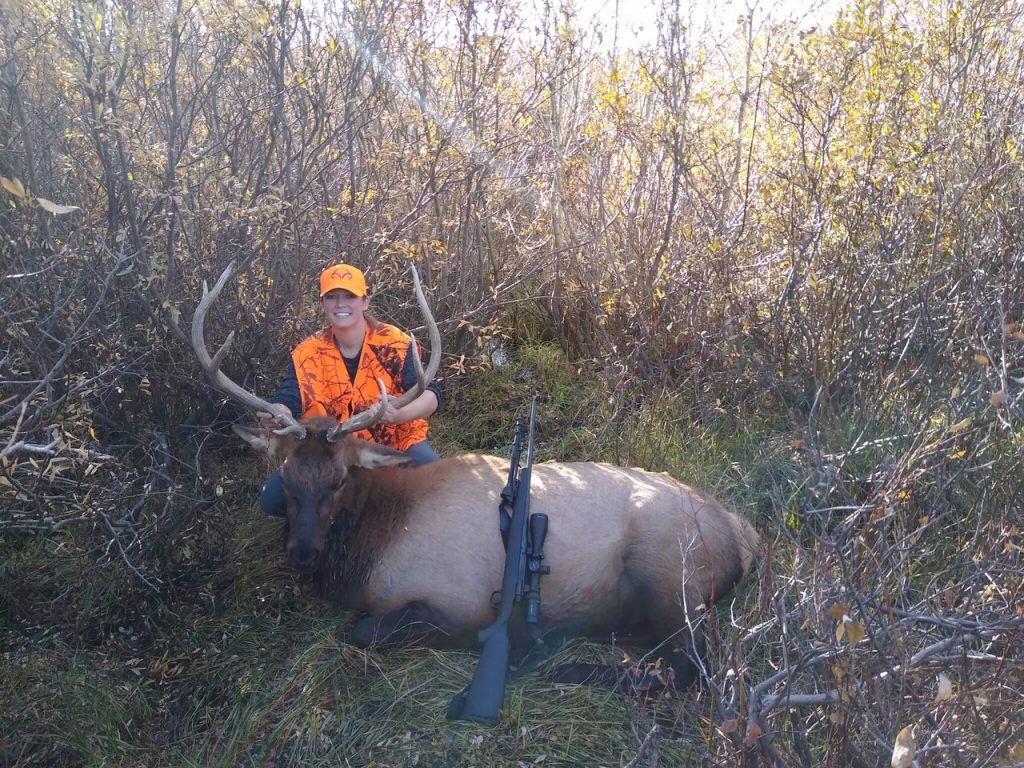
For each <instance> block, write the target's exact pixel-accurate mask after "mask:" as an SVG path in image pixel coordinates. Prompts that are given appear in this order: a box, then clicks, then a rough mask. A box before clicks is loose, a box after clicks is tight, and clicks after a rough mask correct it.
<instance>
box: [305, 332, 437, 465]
mask: <svg viewBox="0 0 1024 768" xmlns="http://www.w3.org/2000/svg"><path fill="white" fill-rule="evenodd" d="M411 341H412V339H411V337H409V336H407V335H406V334H404V333H402V331H400V330H399V329H398V328H396V327H395V326H393V325H386V324H384V323H379V324H378V326H377V329H376V330H374V329H373V328H372V327H371V326H370V324H369V323H367V324H366V336H365V338H364V339H363V349H362V352H361V353H360V355H359V369H358V370H357V371H356V380H355V381H352V380H351V379H350V378H349V375H348V368H346V367H345V360H344V359H343V358H342V356H341V350H339V349H338V345H337V344H335V343H334V334H333V332H332V331H331V329H330V328H329V327H328V328H326V329H325V330H324V331H323V332H322V333H318V334H317V335H316V336H310V337H309V338H308V339H306V340H305V341H303V342H302V343H300V344H299V345H298V346H297V347H296V348H295V349H294V350H293V351H292V362H293V363H294V364H295V376H296V378H298V380H299V392H300V393H301V395H302V417H303V418H305V417H307V416H315V415H323V414H329V415H331V416H334V417H335V418H336V419H338V420H339V421H344V420H345V419H347V418H349V417H350V416H353V415H354V414H356V413H359V412H361V411H365V410H366V409H367V408H369V407H370V406H372V405H374V404H375V403H377V402H379V401H380V387H379V386H378V384H377V379H378V378H380V379H381V380H382V381H383V382H384V386H385V387H386V388H387V390H388V394H390V395H400V394H402V393H403V392H404V391H405V388H404V387H403V386H402V368H403V366H404V365H405V357H406V355H407V354H408V353H409V344H410V342H411ZM427 431H428V430H427V422H426V419H413V420H412V421H407V422H405V423H404V424H384V423H378V424H374V425H372V426H371V427H370V428H369V429H364V430H361V431H359V432H354V433H353V434H354V435H355V436H356V437H361V438H363V439H364V440H370V441H372V442H374V443H379V444H380V445H386V446H389V447H391V448H395V449H397V450H399V451H405V450H408V449H409V446H412V445H415V444H416V443H421V442H423V441H424V440H426V439H427Z"/></svg>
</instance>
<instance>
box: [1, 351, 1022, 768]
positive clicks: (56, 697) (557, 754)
mask: <svg viewBox="0 0 1024 768" xmlns="http://www.w3.org/2000/svg"><path fill="white" fill-rule="evenodd" d="M534 392H538V393H543V398H542V399H541V402H540V406H541V432H540V434H539V435H538V452H539V454H540V457H541V458H542V459H548V458H561V459H597V460H608V461H612V462H616V463H621V464H631V465H638V466H644V467H647V468H649V469H652V470H657V471H667V472H669V473H671V474H672V475H674V476H676V477H677V478H679V479H681V480H683V481H685V482H687V483H689V484H691V485H693V486H695V487H698V488H702V489H705V490H710V491H711V492H712V493H714V494H715V495H716V496H718V497H719V498H720V499H722V500H723V501H725V502H726V503H728V504H730V505H731V506H733V507H734V508H736V509H737V510H739V511H740V513H741V514H744V515H746V516H748V517H749V518H751V519H757V520H758V521H759V523H758V524H759V527H760V528H761V530H762V532H763V533H764V534H765V539H766V542H771V543H772V545H773V557H774V561H773V565H774V568H775V578H776V579H778V582H779V583H781V582H782V580H783V579H789V578H790V574H791V573H792V578H793V581H792V585H793V586H792V594H791V595H790V596H789V597H787V596H786V595H785V593H784V592H783V593H781V594H782V597H781V598H780V602H785V601H786V600H789V601H790V604H792V605H795V604H796V600H797V598H798V597H801V596H802V595H804V594H805V591H804V590H805V588H806V589H811V588H813V589H814V590H817V589H818V588H819V585H818V584H817V581H816V580H817V579H819V578H821V577H823V576H825V575H827V573H828V571H827V570H826V569H823V568H822V567H821V564H822V563H827V562H828V561H827V560H822V561H818V560H816V559H815V558H814V556H813V553H812V552H811V551H810V548H809V547H808V548H806V549H805V548H804V546H803V544H801V543H800V541H798V540H797V541H793V540H787V539H784V538H782V537H781V536H779V535H778V534H776V531H779V530H781V528H782V526H783V525H784V524H785V523H786V522H787V521H786V520H785V519H783V518H785V517H786V515H787V514H792V515H793V516H794V520H796V521H797V522H799V514H800V512H801V509H802V505H805V504H807V503H809V498H810V497H809V494H810V491H809V490H808V482H807V478H808V477H809V475H808V473H807V471H806V469H805V468H803V467H801V464H800V451H799V446H798V442H797V438H796V435H798V434H799V432H792V433H790V432H787V431H786V430H784V429H781V428H780V427H779V425H778V424H774V423H772V421H771V419H772V418H773V416H772V415H771V414H767V415H766V416H765V418H764V420H763V421H758V420H757V419H755V418H752V417H751V416H750V415H749V414H741V415H735V414H729V413H725V412H723V411H722V410H721V409H710V410H699V409H697V408H694V407H693V406H692V405H691V404H690V403H689V402H688V401H687V400H686V398H685V397H684V396H683V395H681V394H679V393H674V392H664V393H662V394H661V396H659V397H653V398H649V399H647V400H644V401H639V402H637V403H633V404H630V405H628V406H626V405H623V402H622V400H621V399H617V397H618V393H617V392H616V391H615V390H614V388H612V387H611V386H610V385H607V384H606V383H604V382H601V381H599V380H596V379H592V380H590V381H589V382H588V383H585V384H581V382H580V373H579V372H578V371H576V370H574V369H573V368H572V367H571V366H568V365H566V364H565V363H564V361H563V360H562V359H561V358H560V356H559V354H558V352H557V350H555V349H554V348H552V347H549V346H543V345H535V346H533V347H529V348H526V349H523V350H517V351H516V353H515V354H514V355H513V357H512V360H511V363H510V365H509V366H508V367H506V368H503V369H494V370H491V371H488V372H485V373H483V374H481V375H480V376H477V377H473V378H472V379H470V380H467V381H466V382H465V383H463V385H462V389H461V390H460V391H459V392H458V393H457V394H456V395H455V397H453V398H452V400H451V403H450V406H449V408H448V411H447V413H446V414H443V415H442V416H440V417H438V418H437V419H435V421H434V438H433V439H434V440H435V443H436V444H438V445H439V446H440V447H441V450H442V452H443V453H452V452H455V451H457V450H464V449H467V448H474V449H483V450H490V451H493V452H496V453H503V452H504V453H507V450H508V447H509V446H508V443H509V442H510V440H511V433H512V424H513V421H514V417H515V416H517V415H524V414H525V413H526V410H527V407H528V403H529V397H530V396H531V395H532V393H534ZM741 425H742V426H741ZM848 431H849V430H847V432H848ZM843 434H845V432H842V431H840V432H839V433H837V439H840V440H841V439H842V436H843ZM879 461H881V458H878V457H875V456H874V455H872V454H869V453H868V452H865V453H864V454H863V455H859V456H857V457H856V461H855V462H854V463H852V464H851V465H850V466H851V467H852V469H851V470H850V471H851V472H853V473H855V474H857V475H866V474H867V473H869V472H870V471H871V470H872V467H873V466H875V465H876V464H877V463H878V462H879ZM263 473H264V467H263V466H262V465H261V463H260V462H259V461H258V460H254V459H253V458H251V457H249V456H247V455H243V454H232V455H230V456H228V455H226V454H225V455H224V457H223V458H222V459H221V462H220V463H219V464H216V465H215V467H214V468H213V469H212V472H211V481H212V482H216V484H217V485H220V486H221V487H223V488H224V489H225V493H224V495H223V496H222V497H221V498H220V500H219V501H218V502H217V504H216V505H215V506H214V507H213V508H212V509H209V510H207V511H205V512H204V513H203V515H202V517H201V518H198V519H196V520H195V521H194V522H193V523H192V524H191V525H190V526H188V527H186V528H185V529H183V530H182V531H181V533H180V534H179V535H177V536H176V537H175V540H174V541H173V543H172V546H171V547H170V549H169V551H166V552H163V553H162V554H161V559H160V560H159V562H147V563H144V564H142V565H144V567H146V568H147V569H148V570H147V572H148V573H149V574H150V575H151V576H152V577H153V578H154V579H155V580H157V581H159V583H160V584H161V591H160V593H159V594H154V593H153V592H152V591H151V590H150V589H149V588H148V587H146V586H144V585H142V584H141V583H140V582H139V581H138V580H137V579H135V578H134V577H133V575H132V573H131V572H130V571H129V570H128V569H127V568H126V567H124V564H123V562H122V561H121V560H120V559H119V557H118V555H117V553H116V552H113V553H110V552H104V551H103V550H102V548H101V549H99V550H98V549H97V547H96V542H97V541H101V542H102V541H104V538H103V536H102V533H103V532H102V531H96V530H94V529H92V528H90V527H87V526H83V527H80V528H78V529H73V530H72V529H65V530H64V531H62V532H61V533H59V534H55V535H51V536H43V535H16V536H7V537H5V538H3V539H0V577H2V579H3V583H4V585H5V589H4V591H3V592H2V593H0V644H2V646H0V648H2V653H3V659H2V664H0V686H2V690H3V691H4V696H3V698H2V699H0V765H3V766H11V767H12V768H14V767H17V768H22V767H23V766H196V767H197V768H198V766H204V767H205V766H224V767H227V766H304V767H305V766H378V767H379V766H410V765H416V766H438V767H440V766H466V767H467V768H468V767H469V766H530V765H543V766H579V765H586V766H621V765H624V764H626V763H628V762H630V761H632V760H634V759H635V758H638V756H639V757H640V758H642V759H639V760H638V762H637V764H639V765H645V764H654V763H655V762H657V763H658V764H660V765H691V764H697V763H698V762H700V760H701V759H702V758H703V757H704V756H705V755H706V754H707V753H708V752H712V751H716V750H717V754H718V755H719V756H721V755H722V754H723V753H724V754H726V755H728V754H730V753H729V748H728V747H723V743H724V740H723V737H722V735H721V734H720V733H719V732H718V731H716V729H715V727H714V725H712V723H714V722H715V720H716V717H717V714H716V712H715V710H714V708H713V707H712V706H711V703H712V702H711V700H710V697H709V696H707V695H698V694H696V693H694V692H686V693H683V694H682V695H679V696H676V697H673V698H670V699H667V700H663V701H659V702H650V703H646V704H645V703H642V702H638V701H635V700H629V699H625V698H623V697H621V696H619V695H618V694H615V693H613V692H609V691H605V690H601V689H594V688H588V687H576V686H559V685H554V684H552V683H549V682H548V681H547V676H546V672H547V671H549V670H550V669H551V668H553V666H554V665H556V664H558V663H560V662H561V661H565V660H583V661H592V660H604V661H615V660H617V659H619V658H620V657H621V655H622V654H623V653H628V652H629V649H622V648H613V647H610V646H602V645H595V644H592V643H586V642H582V641H575V642H572V643H569V644H567V645H566V646H564V647H562V648H559V649H557V650H556V651H555V652H554V654H553V655H552V657H551V658H549V659H546V660H544V661H542V662H541V663H540V664H539V666H538V667H537V669H535V670H532V671H530V672H527V673H525V674H523V675H521V676H514V677H513V678H512V679H511V681H510V684H509V687H508V690H507V697H506V708H505V712H504V717H503V718H502V721H501V723H500V724H499V725H498V726H496V727H493V728H491V727H484V726H480V725H475V724H471V723H463V722H455V723H450V722H448V721H447V720H446V719H445V711H446V708H447V705H448V702H449V701H450V699H451V697H452V696H454V695H455V694H456V693H457V692H458V691H459V690H461V689H462V688H463V686H465V685H466V684H467V683H468V681H469V680H470V679H471V676H472V674H473V670H474V669H475V665H476V656H475V655H474V654H473V653H470V652H461V651H449V652H441V651H436V650H430V649H425V648H406V649H395V650H384V651H381V650H376V649H373V650H360V649H357V648H355V647H353V646H350V645H348V644H347V643H346V642H345V640H344V637H345V632H346V628H347V625H348V623H349V621H350V619H351V616H350V615H349V614H347V613H345V612H342V611H339V610H337V609H335V608H333V607H331V606H329V605H326V604H325V603H323V602H322V601H320V600H318V599H317V598H316V597H315V596H314V595H313V594H312V592H311V589H310V585H309V584H308V583H307V582H306V581H304V580H302V579H301V578H300V577H298V576H297V575H296V574H294V573H293V572H292V571H291V570H290V569H288V568H287V567H286V565H285V563H284V561H283V557H282V554H281V525H282V524H281V523H280V521H277V520H273V519H268V518H264V517H263V516H262V515H261V514H260V513H259V512H258V511H257V509H256V508H255V504H254V503H253V502H252V501H251V499H252V495H253V493H254V491H255V489H256V487H257V485H258V483H259V481H260V479H261V477H262V475H263ZM914 519H916V518H914ZM907 520H911V521H912V518H911V517H908V518H907ZM896 522H899V523H900V524H901V525H902V524H903V521H902V518H901V519H899V520H896ZM953 522H954V521H953V520H952V519H951V518H949V513H947V517H946V518H943V521H942V525H941V526H939V525H938V524H936V525H935V534H936V535H938V534H942V536H945V535H948V533H949V532H950V531H951V530H952V529H951V526H952V525H953ZM1010 522H1012V521H1010ZM894 524H895V523H894ZM1007 526H1009V523H1007ZM943 532H945V533H943ZM907 533H908V531H907V530H904V529H902V528H900V529H894V531H892V532H891V535H894V536H901V535H902V536H906V534H907ZM942 536H939V538H938V540H937V541H936V543H935V547H936V548H937V551H939V552H948V551H949V548H950V547H953V546H954V542H943V541H942ZM773 539H774V541H772V540H773ZM1018 540H1019V536H1018V537H1017V538H1016V539H1015V538H1013V537H1012V536H1011V537H1010V539H1009V541H1010V542H1011V543H1013V542H1016V541H1018ZM812 543H813V542H812ZM908 562H911V563H912V562H913V560H909V561H908ZM801 569H804V570H803V572H801ZM811 573H813V579H812V578H811V577H810V576H809V574H811ZM801 578H802V579H804V580H805V581H804V585H806V586H802V585H801V582H800V579H801ZM915 579H918V580H920V581H921V582H922V583H924V582H925V575H924V574H922V575H921V576H920V577H915ZM762 589H764V587H762V585H760V584H759V583H758V582H757V580H756V579H748V582H747V583H746V584H745V585H744V586H743V588H742V589H741V592H740V597H739V599H738V601H737V603H736V604H735V605H734V606H733V607H732V608H730V607H729V606H725V607H724V608H723V609H720V610H719V611H718V612H717V614H716V617H717V619H716V626H717V628H718V632H719V641H718V643H717V644H716V645H715V646H713V647H712V664H713V666H714V665H716V664H717V665H718V666H720V667H722V668H725V667H728V666H729V662H730V654H732V653H735V646H734V640H735V637H737V636H739V635H740V634H741V633H738V632H737V631H736V630H735V629H734V628H733V627H732V621H736V622H737V623H738V624H742V623H744V622H746V624H745V626H748V627H749V626H750V625H752V624H753V623H756V620H755V619H751V618H750V617H752V616H757V615H758V606H757V605H756V604H757V602H758V600H759V599H761V598H760V590H762ZM1002 594H1003V593H998V594H997V593H994V595H995V597H993V598H992V599H996V598H999V599H1002V598H1000V595H1002ZM826 598H827V596H826V595H824V594H823V595H822V596H821V597H820V599H821V600H822V604H821V606H820V609H821V611H822V612H823V613H824V618H822V615H821V614H818V615H816V617H812V618H814V620H815V621H816V622H817V624H813V625H812V624H810V623H807V624H804V625H802V626H801V627H800V632H801V633H803V632H805V631H806V632H808V633H810V632H817V631H820V633H821V635H820V636H821V637H822V638H823V640H824V641H828V639H829V636H830V634H831V633H832V632H833V627H832V626H831V624H830V620H829V619H828V618H827V613H825V612H827V609H828V602H827V599H826ZM978 599H979V600H980V598H978ZM982 607H984V606H982ZM762 618H763V617H762ZM768 618H771V616H770V615H769V616H768ZM810 621H811V619H808V622H810ZM776 639H777V638H772V637H770V636H769V637H768V639H766V640H765V641H764V642H762V643H760V644H759V645H757V646H755V647H754V648H752V649H751V650H750V651H749V653H748V655H747V659H746V660H745V663H749V664H750V665H751V666H753V667H755V668H754V669H752V670H751V674H752V675H753V677H754V679H763V678H764V677H765V676H767V674H768V673H770V671H771V666H772V665H773V664H775V663H777V659H776V658H775V657H774V655H773V654H775V652H776V650H777V649H778V647H780V646H779V645H778V644H777V643H775V640H776ZM756 667H761V669H757V668H756ZM851 668H855V667H851ZM762 672H764V673H765V674H762ZM811 683H812V684H813V683H814V681H813V680H811ZM964 685H965V686H966V683H965V684H964ZM705 694H706V692H705ZM990 700H991V701H992V702H998V701H1001V700H999V699H997V698H996V697H995V695H994V694H993V695H992V696H991V699H990ZM993 706H994V704H993ZM822 711H823V712H824V710H822ZM827 716H828V715H827V713H825V714H823V715H822V716H821V718H820V722H818V724H817V726H816V728H817V730H816V733H818V734H827V733H829V732H831V731H829V729H830V728H831V727H832V726H831V725H830V723H829V721H827V720H826V719H825V718H827ZM655 724H657V725H658V726H659V728H658V729H657V731H656V732H653V731H652V728H653V726H654V725H655ZM652 733H654V737H653V738H654V742H653V746H652V745H651V744H650V743H648V746H649V747H650V753H649V754H647V755H646V756H644V755H641V754H640V749H641V744H643V743H645V739H646V737H647V736H648V735H650V734H652ZM815 738H818V736H815ZM821 738H822V739H823V740H822V741H819V742H815V744H814V745H813V746H814V748H815V749H816V750H819V751H820V754H822V755H824V753H825V751H827V749H828V743H829V741H828V738H827V736H824V735H823V736H822V737H821ZM785 740H786V736H785V734H781V735H780V742H779V743H780V744H782V743H785ZM723 750H724V751H723ZM869 754H870V751H869ZM883 758H885V759H884V760H883ZM879 759H880V760H882V761H883V762H885V761H886V760H887V758H886V757H885V756H884V755H882V756H881V757H880V758H879ZM822 760H823V761H825V758H824V757H823V758H822ZM826 762H827V761H826ZM831 764H836V762H835V759H834V758H833V761H832V763H831ZM839 764H841V762H840V763H839Z"/></svg>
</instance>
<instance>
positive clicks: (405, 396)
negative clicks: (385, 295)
mask: <svg viewBox="0 0 1024 768" xmlns="http://www.w3.org/2000/svg"><path fill="white" fill-rule="evenodd" d="M409 268H410V269H411V270H412V284H413V288H414V289H415V291H416V301H417V303H419V305H420V311H422V312H423V317H424V319H425V320H426V321H427V333H428V335H429V336H430V360H429V362H428V363H427V370H426V372H424V370H423V365H422V363H420V356H419V347H417V345H416V337H415V336H413V337H412V355H413V365H414V366H415V367H416V386H415V387H413V388H412V389H410V390H408V391H407V392H404V393H402V395H401V396H400V397H397V398H395V397H388V394H387V390H386V389H385V387H384V382H382V381H381V380H380V379H377V383H378V384H379V385H380V397H381V399H380V401H379V403H378V404H377V405H376V406H375V407H373V408H370V409H367V410H365V411H363V412H362V413H357V414H356V415H355V416H353V417H352V418H350V419H346V420H345V421H343V422H342V423H341V424H339V425H338V426H337V428H336V429H334V430H331V435H333V437H329V439H331V440H332V441H333V440H337V439H339V438H340V437H342V436H343V435H347V434H349V433H351V432H358V431H359V430H361V429H366V428H367V427H369V426H372V425H373V424H376V423H377V421H379V420H380V416H381V413H382V412H383V410H384V402H385V401H388V402H390V403H391V405H392V407H394V408H396V409H397V408H401V407H402V406H403V405H407V404H409V403H411V402H412V401H413V400H415V399H416V398H417V397H419V396H420V395H422V394H423V392H424V391H425V390H426V388H427V385H428V384H429V383H430V382H432V381H433V380H434V376H436V375H437V369H438V368H440V367H441V331H440V330H438V327H437V323H436V322H435V321H434V315H433V314H432V313H431V311H430V305H429V304H427V297H426V295H424V293H423V285H422V284H421V283H420V276H419V273H418V272H417V271H416V265H415V264H410V265H409ZM410 335H411V334H410Z"/></svg>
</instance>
